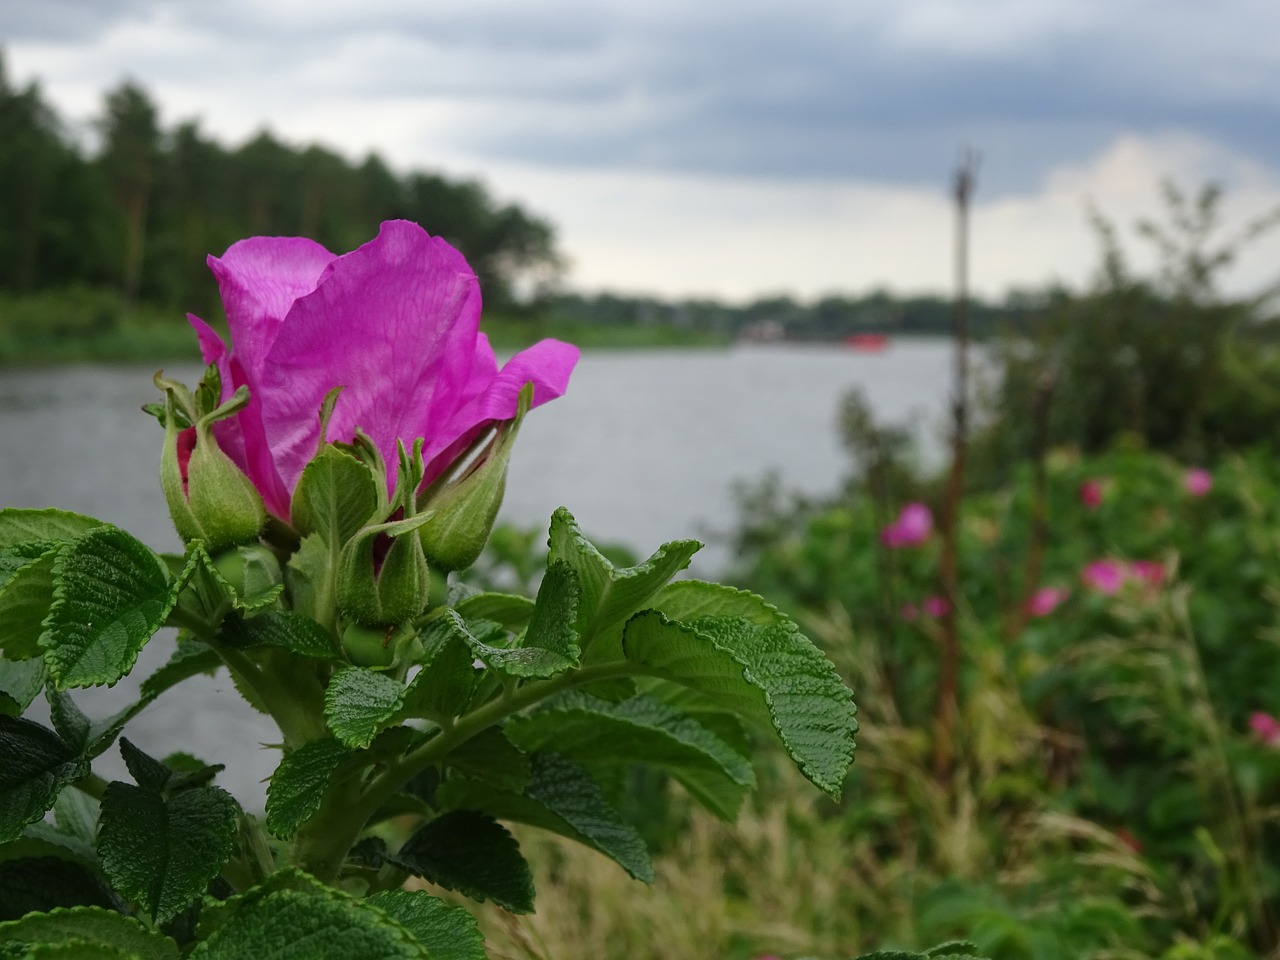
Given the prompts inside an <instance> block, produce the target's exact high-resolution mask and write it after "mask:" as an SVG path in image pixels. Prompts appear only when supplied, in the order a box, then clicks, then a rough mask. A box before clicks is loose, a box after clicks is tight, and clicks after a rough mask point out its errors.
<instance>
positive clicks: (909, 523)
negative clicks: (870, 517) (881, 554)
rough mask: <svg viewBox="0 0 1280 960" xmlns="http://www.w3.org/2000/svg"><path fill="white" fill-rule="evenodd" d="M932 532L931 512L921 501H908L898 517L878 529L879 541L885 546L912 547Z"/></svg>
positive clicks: (923, 540)
mask: <svg viewBox="0 0 1280 960" xmlns="http://www.w3.org/2000/svg"><path fill="white" fill-rule="evenodd" d="M932 532H933V514H932V513H930V512H929V508H928V507H927V506H925V505H924V504H923V503H908V504H907V505H906V506H905V507H903V508H902V510H901V511H900V512H899V513H898V519H896V520H895V521H893V523H891V524H889V525H888V526H887V527H885V528H884V529H883V530H881V531H880V542H881V543H883V544H884V545H885V546H886V547H895V548H896V547H914V546H918V545H919V544H921V543H924V542H925V541H926V540H928V539H929V534H930V533H932Z"/></svg>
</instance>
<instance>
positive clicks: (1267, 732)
mask: <svg viewBox="0 0 1280 960" xmlns="http://www.w3.org/2000/svg"><path fill="white" fill-rule="evenodd" d="M1249 729H1250V730H1252V731H1253V732H1254V734H1255V735H1256V736H1257V738H1258V739H1259V740H1261V741H1262V742H1263V743H1265V744H1266V745H1267V746H1269V747H1280V720H1277V719H1276V718H1275V717H1273V716H1272V715H1271V714H1269V713H1263V712H1262V711H1261V710H1258V711H1255V712H1253V713H1251V714H1249Z"/></svg>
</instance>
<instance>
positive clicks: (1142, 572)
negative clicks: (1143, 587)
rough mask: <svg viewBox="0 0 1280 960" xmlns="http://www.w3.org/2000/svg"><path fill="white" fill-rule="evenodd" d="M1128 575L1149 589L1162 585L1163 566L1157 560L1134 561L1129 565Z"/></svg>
mask: <svg viewBox="0 0 1280 960" xmlns="http://www.w3.org/2000/svg"><path fill="white" fill-rule="evenodd" d="M1129 573H1130V574H1131V575H1132V576H1133V577H1134V578H1135V579H1137V580H1141V581H1143V582H1144V583H1146V584H1147V585H1148V586H1151V587H1159V586H1161V585H1163V584H1164V576H1165V569H1164V564H1163V563H1160V562H1159V561H1158V560H1135V561H1134V562H1133V563H1131V564H1130V565H1129Z"/></svg>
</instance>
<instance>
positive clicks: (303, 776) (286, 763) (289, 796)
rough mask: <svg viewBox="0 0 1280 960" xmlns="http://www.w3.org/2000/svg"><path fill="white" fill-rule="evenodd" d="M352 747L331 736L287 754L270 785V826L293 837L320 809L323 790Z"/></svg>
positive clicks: (275, 834) (273, 832) (282, 836)
mask: <svg viewBox="0 0 1280 960" xmlns="http://www.w3.org/2000/svg"><path fill="white" fill-rule="evenodd" d="M350 755H351V750H350V749H349V748H347V747H345V746H343V745H342V744H341V743H340V742H338V741H337V740H336V739H333V738H332V737H326V738H325V739H323V740H313V741H311V742H310V743H307V744H303V745H302V746H301V747H299V748H298V749H297V750H294V751H292V752H291V753H287V754H285V757H284V759H283V760H281V761H280V766H278V767H276V772H275V773H274V774H272V775H271V784H270V785H269V786H268V787H267V830H268V831H270V833H271V835H272V836H273V837H276V838H277V839H279V840H290V839H292V838H293V835H294V834H295V833H297V832H298V828H299V827H300V826H302V824H304V823H306V822H307V821H308V820H310V819H311V818H312V817H313V816H315V814H316V812H317V811H318V810H319V809H320V802H321V800H323V799H324V792H325V790H327V789H328V787H329V783H330V781H332V779H333V775H334V774H335V773H337V771H338V767H339V766H340V765H341V764H342V761H343V760H344V759H346V758H347V757H348V756H350Z"/></svg>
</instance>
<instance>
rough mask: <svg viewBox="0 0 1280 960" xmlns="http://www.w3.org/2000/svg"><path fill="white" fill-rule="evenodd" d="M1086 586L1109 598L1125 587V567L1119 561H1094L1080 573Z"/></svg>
mask: <svg viewBox="0 0 1280 960" xmlns="http://www.w3.org/2000/svg"><path fill="white" fill-rule="evenodd" d="M1080 579H1081V580H1083V581H1084V582H1085V585H1086V586H1088V587H1091V588H1092V589H1094V590H1097V591H1098V592H1099V593H1105V594H1107V595H1108V596H1110V595H1111V594H1115V593H1119V592H1120V588H1121V587H1122V586H1124V581H1125V579H1126V577H1125V566H1124V564H1122V563H1121V562H1120V561H1119V560H1094V561H1093V562H1092V563H1087V564H1085V567H1084V569H1083V570H1081V571H1080Z"/></svg>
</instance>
